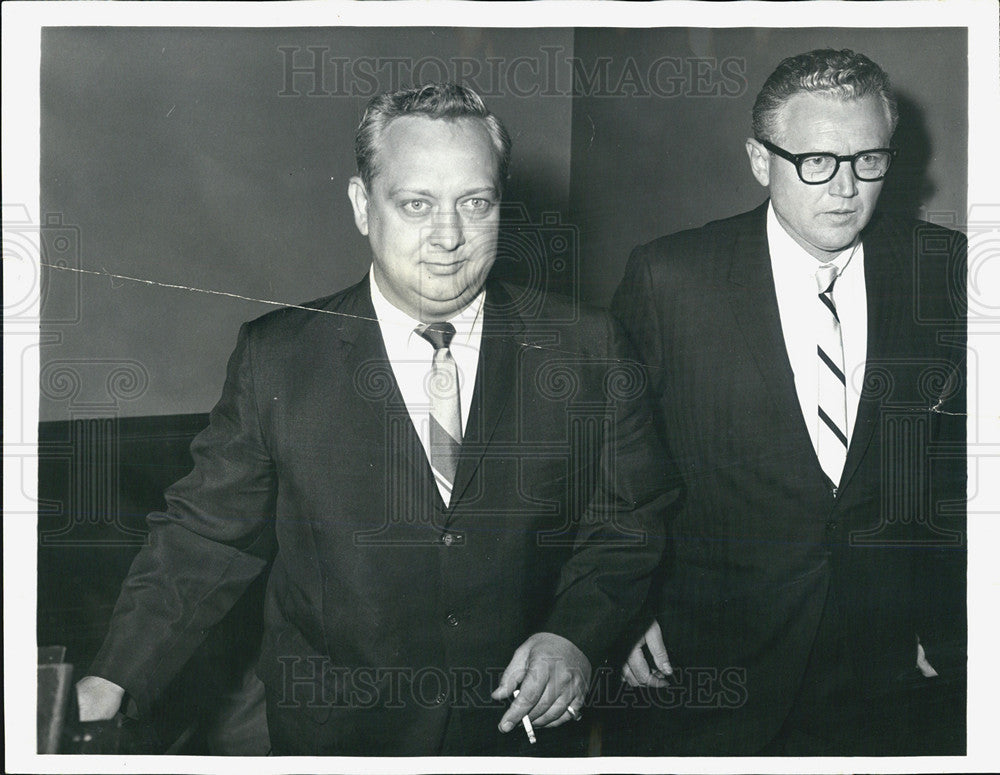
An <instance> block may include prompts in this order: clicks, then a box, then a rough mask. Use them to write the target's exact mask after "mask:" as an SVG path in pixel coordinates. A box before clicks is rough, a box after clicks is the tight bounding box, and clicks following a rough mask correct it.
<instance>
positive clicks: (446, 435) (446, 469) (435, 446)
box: [416, 323, 462, 502]
mask: <svg viewBox="0 0 1000 775" xmlns="http://www.w3.org/2000/svg"><path fill="white" fill-rule="evenodd" d="M416 332H417V333H418V334H420V336H422V337H423V338H424V339H426V340H427V341H428V342H430V343H431V344H432V345H433V346H434V361H433V363H432V366H431V379H430V382H429V383H428V385H427V392H428V394H429V397H430V400H431V416H430V460H431V469H432V470H433V471H434V477H435V478H436V479H437V480H438V482H440V483H442V484H443V485H444V486H445V489H446V490H447V492H448V494H449V496H450V495H451V488H452V486H453V485H454V483H455V471H456V470H457V469H458V450H459V446H460V445H461V443H462V408H461V404H460V403H459V396H458V366H457V365H456V363H455V359H454V358H453V357H452V355H451V350H450V349H448V348H449V346H450V345H451V340H452V337H454V336H455V327H454V326H453V325H452V324H451V323H431V324H429V325H422V326H417V328H416ZM448 500H449V499H448V498H445V502H448Z"/></svg>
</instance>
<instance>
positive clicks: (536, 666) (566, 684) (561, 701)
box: [493, 633, 590, 739]
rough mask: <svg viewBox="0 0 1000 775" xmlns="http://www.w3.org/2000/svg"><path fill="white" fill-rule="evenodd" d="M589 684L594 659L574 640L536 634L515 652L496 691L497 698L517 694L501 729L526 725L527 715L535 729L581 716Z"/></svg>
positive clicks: (554, 635)
mask: <svg viewBox="0 0 1000 775" xmlns="http://www.w3.org/2000/svg"><path fill="white" fill-rule="evenodd" d="M589 683H590V662H589V661H588V660H587V658H586V656H584V654H583V652H582V651H580V650H579V649H578V648H577V647H576V646H575V645H574V644H573V643H572V642H571V641H569V640H567V639H566V638H563V637H561V636H559V635H556V634H554V633H536V634H535V635H532V636H531V637H530V638H528V640H526V641H525V642H524V643H523V644H522V645H521V646H520V647H519V648H518V649H517V650H516V651H515V652H514V656H513V658H512V659H511V661H510V664H509V665H508V666H507V669H506V670H505V671H504V674H503V675H502V676H501V678H500V685H499V686H498V687H497V689H496V691H494V692H493V698H494V699H497V700H501V699H505V698H507V697H514V701H513V702H512V703H511V705H510V707H509V708H508V709H507V712H506V713H504V715H503V718H501V719H500V725H499V726H500V731H501V732H509V731H510V730H511V729H513V728H514V726H515V725H516V724H517V723H518V722H521V723H522V726H523V725H524V723H523V722H524V718H525V717H528V718H529V720H530V722H531V723H532V726H533V729H534V730H537V729H540V728H542V727H548V726H551V727H555V726H559V725H560V724H563V723H565V722H567V721H570V720H571V719H577V718H579V717H581V716H582V714H581V712H580V708H582V707H583V700H584V698H585V697H586V695H587V687H588V685H589ZM515 692H516V693H515ZM525 732H527V727H525ZM529 739H530V735H529Z"/></svg>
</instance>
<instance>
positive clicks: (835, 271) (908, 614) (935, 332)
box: [605, 50, 965, 755]
mask: <svg viewBox="0 0 1000 775" xmlns="http://www.w3.org/2000/svg"><path fill="white" fill-rule="evenodd" d="M896 122H897V111H896V103H895V99H894V98H893V96H892V93H891V92H890V90H889V81H888V77H887V76H886V74H885V72H884V71H883V70H882V69H881V68H880V67H879V66H878V65H877V64H875V63H874V62H872V61H871V60H870V59H869V58H868V57H866V56H863V55H861V54H855V53H854V52H852V51H847V50H844V51H832V50H819V51H812V52H809V53H806V54H801V55H798V56H794V57H790V58H788V59H786V60H784V61H783V62H782V63H781V64H780V65H779V66H778V68H777V69H776V70H775V71H774V72H773V73H772V74H771V76H770V77H769V78H768V79H767V81H766V83H765V84H764V86H763V88H762V90H761V92H760V94H759V95H758V97H757V100H756V104H755V105H754V109H753V132H754V136H753V137H752V138H750V139H748V140H747V141H746V148H747V153H748V155H749V159H750V167H751V170H752V172H753V175H754V177H755V178H756V179H757V181H758V182H759V183H760V184H761V185H762V186H764V187H765V188H767V189H768V193H769V200H768V201H767V202H765V203H764V204H763V205H761V206H760V207H758V208H757V209H755V210H753V211H751V212H748V213H744V214H742V215H738V216H735V217H733V218H728V219H726V220H722V221H716V222H714V223H710V224H708V225H706V226H704V227H702V228H700V229H694V230H691V231H686V232H681V233H678V234H674V235H670V236H668V237H664V238H661V239H658V240H655V241H654V242H651V243H649V244H647V245H644V246H642V247H639V248H637V249H636V250H635V251H634V252H633V254H632V256H631V258H630V260H629V264H628V268H627V270H626V273H625V278H624V280H623V282H622V285H621V287H620V288H619V290H618V292H617V294H616V296H615V300H614V302H613V308H614V311H615V313H616V314H617V315H618V317H619V318H620V319H621V320H622V321H623V322H624V324H625V326H626V328H627V330H628V331H629V333H630V335H631V336H632V338H633V339H634V341H635V343H636V345H637V346H638V348H639V350H640V352H641V355H642V358H643V360H644V361H645V363H646V364H647V366H648V368H649V376H650V384H651V385H652V386H653V393H654V397H655V399H656V401H657V403H658V406H659V410H660V412H659V417H658V420H659V422H660V432H661V434H662V436H663V437H664V439H665V440H666V442H667V444H668V446H669V448H670V451H671V453H672V455H673V457H674V459H675V460H676V461H677V464H678V467H679V468H680V470H681V472H682V474H683V477H684V484H685V489H686V494H685V497H684V500H683V504H682V505H681V507H680V510H679V512H678V513H677V515H676V517H675V518H674V519H673V521H672V522H671V524H670V526H669V530H668V538H669V540H670V549H669V550H668V555H667V559H666V560H665V562H664V567H663V582H662V584H660V585H658V590H656V591H654V592H653V593H652V595H651V598H650V605H649V609H648V610H649V617H648V619H647V620H646V621H645V622H643V623H642V627H643V628H645V630H646V631H645V634H644V635H643V636H642V637H641V638H640V639H639V640H638V643H637V644H636V646H635V648H634V649H633V650H632V652H631V654H630V656H629V658H628V661H627V663H626V664H625V666H624V668H623V678H624V679H625V680H626V681H627V682H628V683H629V684H631V685H632V686H640V687H643V689H642V690H641V693H642V694H641V696H642V698H643V699H644V700H645V701H647V703H652V705H653V707H652V708H651V709H647V710H641V711H639V712H634V713H631V714H630V715H627V716H625V717H624V719H621V718H620V719H618V723H617V724H613V725H612V724H609V725H608V729H609V731H610V732H611V733H612V734H611V739H610V740H608V741H607V743H608V745H607V746H606V748H605V753H609V754H614V753H643V754H661V755H683V754H709V755H743V754H750V755H752V754H765V755H865V754H869V755H882V754H897V755H898V754H907V753H911V754H912V753H960V752H964V736H963V735H962V734H961V732H960V731H958V732H957V733H956V734H955V735H954V736H953V737H952V738H950V739H949V738H947V736H941V737H939V738H938V739H937V742H936V743H934V745H938V746H939V747H938V748H937V749H935V750H927V748H928V745H929V744H927V743H926V740H923V741H922V739H921V737H920V735H919V734H918V732H917V731H916V730H917V728H918V723H923V721H922V720H924V719H926V716H927V715H928V714H931V713H934V712H936V711H935V708H933V707H931V704H932V703H930V702H929V701H928V698H931V697H934V696H935V695H934V692H935V691H936V687H937V686H941V685H942V684H943V683H946V682H947V681H948V680H949V678H950V680H952V681H955V680H958V681H960V680H961V673H962V668H961V667H958V668H956V669H955V671H954V672H957V673H958V674H959V675H958V676H955V675H954V674H953V675H951V676H949V677H937V676H938V672H937V670H940V671H942V676H944V674H945V673H946V672H947V670H946V667H948V665H947V659H948V653H949V652H948V650H947V649H945V648H944V647H945V646H946V645H951V643H958V644H959V647H958V648H959V649H961V648H962V647H963V643H964V641H963V637H964V634H963V633H961V632H958V633H956V632H954V631H953V632H951V633H945V634H944V635H945V636H950V642H951V643H950V642H949V641H948V640H945V637H944V636H942V634H941V633H940V632H939V631H938V630H937V629H935V626H936V624H937V621H938V620H939V619H940V617H937V616H935V605H939V604H940V603H941V601H942V600H946V601H950V603H951V605H952V607H953V608H957V609H958V610H959V611H962V610H963V609H962V606H963V605H964V600H963V599H962V596H961V590H957V591H956V590H941V589H935V587H934V584H935V583H940V580H941V579H943V578H945V577H944V576H943V575H942V574H941V573H939V572H938V571H939V569H940V562H941V557H942V556H946V555H947V554H949V552H948V551H947V549H946V548H945V549H942V547H947V546H948V545H949V544H950V545H951V546H952V547H955V546H961V540H960V538H959V539H958V541H957V542H956V538H955V535H947V534H946V532H945V531H942V530H941V529H940V527H939V525H938V522H939V521H940V514H941V513H942V512H943V511H946V510H947V509H951V510H952V513H959V512H962V509H964V502H963V501H962V498H963V497H964V475H965V470H964V453H962V452H961V450H962V449H964V447H963V444H964V435H963V434H964V419H963V418H962V417H961V414H962V413H963V412H964V390H963V387H964V366H963V358H964V354H965V353H964V337H965V328H964V299H962V298H961V296H960V295H956V293H955V292H953V291H951V290H950V289H951V287H952V286H951V285H950V284H949V282H948V279H947V278H948V277H949V276H950V277H963V278H964V272H963V267H964V252H965V242H964V238H963V237H962V236H961V235H959V234H957V233H955V232H952V231H949V230H947V229H943V228H940V227H936V226H932V225H930V224H927V223H921V222H916V221H912V222H911V221H903V220H896V219H892V218H889V217H886V216H882V215H880V214H879V213H877V212H876V209H875V208H876V203H877V201H878V198H879V194H880V192H881V189H882V185H883V180H884V178H885V176H886V175H887V174H888V173H889V170H890V167H891V165H892V161H893V158H894V157H895V155H896V150H894V149H893V148H892V145H891V139H892V136H893V131H894V130H895V126H896ZM950 413H953V414H950ZM956 415H957V416H956ZM945 441H950V442H951V444H952V446H951V447H950V448H951V449H955V450H959V453H958V454H956V455H954V456H953V459H952V460H951V461H950V463H951V465H950V466H948V465H943V464H941V461H940V460H939V459H937V460H932V456H931V453H930V450H932V449H935V448H937V447H936V446H935V445H941V444H942V442H945ZM950 494H951V495H952V496H953V500H952V502H950V503H949V502H948V499H949V495H950ZM950 554H951V555H952V556H957V555H958V553H956V552H954V551H952V552H950ZM939 610H940V609H939ZM958 618H959V619H961V616H959V617H958ZM955 661H956V664H961V662H962V659H961V658H959V659H957V660H955ZM932 665H933V666H932ZM935 668H937V670H936V669H935ZM685 673H687V674H688V675H685ZM691 674H695V675H696V676H697V680H696V681H692V680H689V679H691ZM935 682H937V683H936V684H935ZM929 687H931V688H929ZM938 704H939V703H938ZM959 716H960V713H959ZM951 721H952V724H953V725H956V721H955V720H954V719H952V720H951ZM961 726H963V724H962V721H961V718H959V719H958V720H957V727H961ZM616 732H617V734H615V733H616ZM925 737H926V736H925Z"/></svg>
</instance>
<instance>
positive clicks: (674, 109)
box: [570, 28, 968, 304]
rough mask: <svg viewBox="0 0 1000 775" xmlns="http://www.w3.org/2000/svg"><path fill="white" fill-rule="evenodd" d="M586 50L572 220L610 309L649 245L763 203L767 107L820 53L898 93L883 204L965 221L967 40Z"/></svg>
mask: <svg viewBox="0 0 1000 775" xmlns="http://www.w3.org/2000/svg"><path fill="white" fill-rule="evenodd" d="M575 41H576V43H575V47H574V53H575V55H576V57H577V59H578V60H579V62H580V68H581V70H580V72H582V73H583V75H584V78H583V79H582V80H581V79H579V78H578V79H577V84H576V87H577V91H578V96H577V97H576V99H574V101H573V155H572V186H571V190H572V195H571V201H570V211H571V214H572V218H573V220H574V221H575V222H576V223H577V224H578V226H579V228H580V244H581V246H582V253H581V276H582V280H583V284H582V286H581V294H582V295H583V296H584V297H585V298H587V299H589V300H591V301H593V302H595V303H597V304H605V303H607V301H608V300H609V299H610V297H611V294H612V293H613V292H614V289H615V287H616V285H617V283H618V281H619V280H620V279H621V275H622V272H623V271H624V268H625V261H626V260H627V258H628V254H629V251H630V250H631V249H632V248H633V247H635V246H636V245H639V244H642V243H644V242H648V241H649V240H651V239H654V238H655V237H657V236H659V235H661V234H669V233H670V232H673V231H677V230H679V229H685V228H690V227H694V226H700V225H702V224H703V223H705V222H707V221H710V220H714V219H716V218H723V217H726V216H728V215H733V214H736V213H739V212H743V211H745V210H748V209H750V208H751V207H754V206H756V205H757V204H759V203H760V202H762V201H764V198H765V196H766V194H765V192H764V189H762V188H761V187H760V185H759V184H758V183H757V181H756V180H754V178H753V176H752V175H751V174H750V165H749V162H748V161H747V156H746V152H745V150H744V141H745V140H746V138H747V136H748V135H749V134H750V111H751V108H752V107H753V102H754V98H755V97H756V95H757V92H758V91H759V89H760V87H761V85H762V84H763V82H764V80H765V79H766V78H767V76H768V75H769V74H770V73H771V72H772V71H773V70H774V68H775V67H776V66H777V64H778V62H780V61H781V60H782V59H783V58H784V57H786V56H790V55H792V54H797V53H800V52H803V51H809V50H811V49H815V48H851V49H854V50H855V51H860V52H863V53H865V54H867V55H868V56H870V57H871V58H872V59H873V60H875V61H876V62H878V63H879V64H880V65H881V66H882V67H883V68H884V69H885V70H886V71H887V72H888V73H889V76H890V78H891V79H892V82H893V84H894V86H895V88H896V91H897V92H898V96H899V102H900V123H899V127H898V129H897V131H896V137H895V144H896V145H898V146H899V147H900V149H901V153H900V155H899V157H898V158H897V160H896V167H895V168H894V169H893V172H892V175H891V176H890V178H889V179H888V180H887V182H886V185H885V187H884V189H883V194H882V199H881V206H883V207H886V208H888V209H890V210H894V211H896V212H904V213H907V214H910V215H918V214H923V215H924V216H925V217H926V215H927V214H935V213H942V214H943V215H940V216H936V217H935V218H934V219H935V220H938V221H939V222H946V221H948V220H949V219H950V218H953V217H954V215H953V214H955V213H958V214H959V217H960V218H961V216H962V214H964V213H965V212H966V166H967V143H968V129H967V119H966V116H967V92H968V85H967V77H966V70H967V67H968V62H967V53H966V52H967V41H966V33H965V30H964V29H957V28H956V29H950V28H941V29H878V30H871V29H868V30H865V29H814V28H803V29H764V28H753V29H701V28H699V29H682V28H671V29H663V28H660V29H579V30H577V32H576V38H575ZM664 57H669V58H671V59H670V60H664ZM602 60H603V61H602ZM671 60H673V61H671ZM604 73H606V76H603V77H601V78H595V77H594V76H595V75H602V74H604ZM587 76H589V78H588V77H587ZM588 82H589V85H588ZM949 214H951V215H949ZM959 222H961V220H959Z"/></svg>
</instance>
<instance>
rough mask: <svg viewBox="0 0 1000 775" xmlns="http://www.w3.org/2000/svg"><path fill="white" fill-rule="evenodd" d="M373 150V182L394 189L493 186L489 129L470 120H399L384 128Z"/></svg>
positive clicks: (494, 165)
mask: <svg viewBox="0 0 1000 775" xmlns="http://www.w3.org/2000/svg"><path fill="white" fill-rule="evenodd" d="M376 147H377V150H376V169H377V172H376V176H375V177H376V182H379V183H386V184H389V185H392V186H394V187H400V186H416V185H418V184H419V185H421V186H425V187H426V186H430V185H432V184H434V183H437V184H448V183H458V182H461V183H463V184H464V185H472V184H473V183H475V182H477V181H478V182H479V184H480V185H481V186H496V183H497V174H498V173H497V158H496V154H495V152H494V149H493V144H492V141H491V138H490V134H489V131H488V130H487V128H486V125H485V124H484V123H483V122H482V121H481V120H479V119H477V118H474V117H469V118H456V119H434V118H429V117H427V116H402V117H400V118H396V119H393V120H392V121H390V122H389V123H388V124H387V125H386V127H385V128H384V129H383V130H382V132H381V133H380V134H379V137H378V141H377V143H376Z"/></svg>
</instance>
